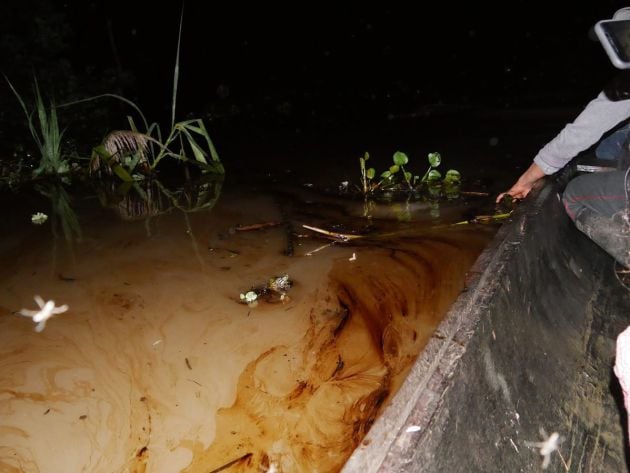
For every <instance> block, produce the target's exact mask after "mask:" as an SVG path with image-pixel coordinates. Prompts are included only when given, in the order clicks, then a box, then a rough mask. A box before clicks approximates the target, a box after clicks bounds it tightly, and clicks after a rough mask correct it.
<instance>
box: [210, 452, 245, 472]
mask: <svg viewBox="0 0 630 473" xmlns="http://www.w3.org/2000/svg"><path fill="white" fill-rule="evenodd" d="M252 455H253V453H246V454H245V455H243V456H241V457H238V458H237V459H236V460H232V461H230V462H227V463H226V464H225V465H222V466H220V467H219V468H215V469H214V470H212V471H210V472H209V473H219V472H220V471H223V470H227V469H228V468H229V467H231V466H232V465H236V464H237V463H240V462H242V461H244V460H249V459H250V458H251V457H252Z"/></svg>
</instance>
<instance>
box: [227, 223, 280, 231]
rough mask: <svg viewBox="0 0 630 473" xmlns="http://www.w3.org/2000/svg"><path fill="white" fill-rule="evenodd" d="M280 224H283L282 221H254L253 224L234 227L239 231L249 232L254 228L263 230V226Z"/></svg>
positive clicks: (268, 226)
mask: <svg viewBox="0 0 630 473" xmlns="http://www.w3.org/2000/svg"><path fill="white" fill-rule="evenodd" d="M279 225H282V222H263V223H252V224H251V225H237V226H236V227H234V230H236V231H238V232H249V231H252V230H261V229H263V228H270V227H277V226H279Z"/></svg>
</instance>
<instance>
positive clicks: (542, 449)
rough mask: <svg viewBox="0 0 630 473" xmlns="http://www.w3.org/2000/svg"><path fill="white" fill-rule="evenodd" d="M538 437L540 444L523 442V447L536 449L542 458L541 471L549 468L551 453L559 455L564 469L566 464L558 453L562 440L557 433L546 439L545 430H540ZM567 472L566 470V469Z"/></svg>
mask: <svg viewBox="0 0 630 473" xmlns="http://www.w3.org/2000/svg"><path fill="white" fill-rule="evenodd" d="M540 435H541V436H542V438H543V441H542V442H528V441H525V445H527V446H528V447H533V448H537V449H538V453H540V455H541V456H542V457H543V462H542V469H543V470H546V469H547V467H548V466H549V462H550V461H551V454H552V453H553V452H556V451H557V452H558V455H560V459H561V460H562V463H563V464H564V466H565V468H566V463H565V462H564V458H562V454H561V453H560V444H561V443H562V441H563V440H564V439H563V438H562V437H561V436H560V434H559V433H558V432H553V433H552V434H551V435H550V436H548V437H547V433H546V432H545V429H542V428H541V429H540ZM567 471H568V469H567Z"/></svg>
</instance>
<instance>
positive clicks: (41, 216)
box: [31, 212, 48, 225]
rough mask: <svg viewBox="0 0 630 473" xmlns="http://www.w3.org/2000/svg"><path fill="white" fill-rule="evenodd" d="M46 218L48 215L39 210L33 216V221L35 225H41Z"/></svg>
mask: <svg viewBox="0 0 630 473" xmlns="http://www.w3.org/2000/svg"><path fill="white" fill-rule="evenodd" d="M46 220H48V215H46V214H45V213H43V212H37V213H35V214H33V215H32V216H31V222H33V223H34V224H35V225H41V224H43V223H44V222H45V221H46Z"/></svg>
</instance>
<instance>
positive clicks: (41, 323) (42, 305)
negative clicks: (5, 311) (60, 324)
mask: <svg viewBox="0 0 630 473" xmlns="http://www.w3.org/2000/svg"><path fill="white" fill-rule="evenodd" d="M34 299H35V302H37V305H38V306H39V310H29V309H22V310H21V311H19V312H18V314H20V315H23V316H25V317H31V318H32V319H33V322H35V323H37V326H36V327H35V331H36V332H41V331H42V330H44V327H46V321H47V320H48V319H49V318H51V317H52V316H53V315H57V314H62V313H64V312H65V311H67V310H68V306H67V305H66V304H64V305H60V306H59V307H57V306H55V301H48V302H44V299H42V298H41V297H40V296H37V295H36V296H35V297H34Z"/></svg>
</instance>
